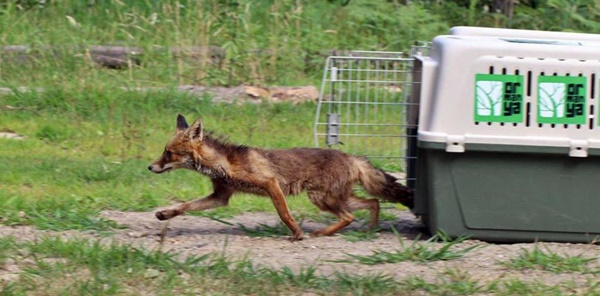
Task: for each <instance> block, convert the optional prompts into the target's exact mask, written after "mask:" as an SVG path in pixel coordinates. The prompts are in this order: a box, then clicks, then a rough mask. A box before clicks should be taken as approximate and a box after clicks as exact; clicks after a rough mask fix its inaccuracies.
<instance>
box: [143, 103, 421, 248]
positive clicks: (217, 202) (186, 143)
mask: <svg viewBox="0 0 600 296" xmlns="http://www.w3.org/2000/svg"><path fill="white" fill-rule="evenodd" d="M179 168H185V169H190V170H194V171H197V172H199V173H201V174H204V175H206V176H208V177H209V178H210V179H211V181H212V184H213V188H214V192H213V193H211V194H209V195H208V196H206V197H204V198H201V199H197V200H194V201H190V202H186V203H183V204H180V205H178V206H175V207H172V208H169V209H166V210H162V211H158V212H156V217H157V218H158V219H159V220H166V219H171V218H173V217H175V216H178V215H181V214H183V213H185V212H186V211H201V210H206V209H211V208H216V207H221V206H226V205H227V204H228V202H229V199H230V198H231V196H232V195H233V193H235V192H247V193H253V194H257V195H263V196H268V197H269V198H270V199H271V201H272V202H273V205H274V206H275V209H276V210H277V214H278V215H279V218H281V221H283V223H284V224H285V225H286V226H287V227H288V228H289V229H290V230H291V231H292V238H291V239H292V241H295V240H300V239H302V236H303V232H302V229H300V227H299V226H298V224H297V223H296V221H295V220H294V218H293V217H292V215H291V214H290V210H289V208H288V205H287V202H286V199H285V197H286V196H287V195H290V194H291V195H296V194H299V193H300V192H301V191H304V190H306V191H307V194H308V198H309V199H310V201H311V202H312V203H313V204H315V205H316V206H317V207H319V209H321V210H323V211H327V212H330V213H332V214H334V215H336V216H337V218H338V219H339V220H338V221H337V222H336V223H334V224H332V225H330V226H327V227H325V228H323V229H320V230H317V231H315V232H313V235H315V236H321V235H332V234H334V233H335V232H337V231H338V230H340V229H342V228H344V227H346V226H347V225H348V224H350V223H351V222H352V220H354V216H353V215H352V212H354V211H356V210H359V209H368V210H369V211H370V215H371V216H370V224H369V226H370V227H371V228H373V227H376V226H377V224H378V217H379V201H378V200H377V199H361V198H358V197H356V196H355V195H354V193H353V188H352V187H353V185H354V184H356V183H359V184H361V185H362V186H363V187H364V188H365V190H366V191H367V192H368V193H370V194H372V195H375V196H379V197H382V198H384V199H386V200H388V201H392V202H400V203H402V204H404V205H406V206H408V207H411V208H412V207H413V193H412V190H410V189H409V188H407V187H405V186H403V185H402V184H400V183H398V182H396V178H394V177H393V176H391V175H389V174H387V173H385V172H383V171H382V170H379V169H376V168H374V167H373V166H372V165H371V164H370V163H369V161H368V160H367V159H365V158H363V157H358V156H354V155H350V154H346V153H343V152H341V151H338V150H333V149H318V148H293V149H260V148H253V147H247V146H243V145H234V144H231V143H229V142H227V141H225V140H223V139H221V138H219V137H216V136H214V135H213V134H211V133H210V132H205V131H204V128H203V126H202V122H201V121H200V119H196V121H194V123H192V125H191V126H189V125H188V123H187V121H186V120H185V118H184V117H183V116H182V115H178V116H177V129H176V132H175V135H174V136H173V137H172V138H171V140H170V141H169V142H168V143H167V145H166V147H165V150H164V152H163V153H162V155H161V156H160V157H159V158H158V159H157V160H156V161H155V162H154V163H153V164H152V165H150V166H149V167H148V169H149V170H150V171H152V172H154V173H157V174H160V173H165V172H169V171H172V170H175V169H179Z"/></svg>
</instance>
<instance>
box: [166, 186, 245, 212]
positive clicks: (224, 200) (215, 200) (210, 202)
mask: <svg viewBox="0 0 600 296" xmlns="http://www.w3.org/2000/svg"><path fill="white" fill-rule="evenodd" d="M231 195H233V190H231V189H229V188H225V187H221V186H215V191H214V192H213V193H212V194H210V195H209V196H207V197H204V198H200V199H196V200H194V201H189V202H185V203H182V204H180V205H177V206H175V207H173V208H168V209H165V210H161V211H157V212H156V218H158V220H168V219H171V218H173V217H176V216H179V215H182V214H184V213H185V212H187V211H202V210H208V209H214V208H218V207H224V206H226V205H227V204H229V199H230V198H231Z"/></svg>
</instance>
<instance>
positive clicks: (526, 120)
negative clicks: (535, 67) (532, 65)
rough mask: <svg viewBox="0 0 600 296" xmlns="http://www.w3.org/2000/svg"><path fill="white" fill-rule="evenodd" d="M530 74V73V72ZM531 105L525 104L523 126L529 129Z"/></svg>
mask: <svg viewBox="0 0 600 296" xmlns="http://www.w3.org/2000/svg"><path fill="white" fill-rule="evenodd" d="M530 73H531V72H530ZM530 113H531V103H530V102H527V104H525V126H527V127H529V121H530V120H531V114H530Z"/></svg>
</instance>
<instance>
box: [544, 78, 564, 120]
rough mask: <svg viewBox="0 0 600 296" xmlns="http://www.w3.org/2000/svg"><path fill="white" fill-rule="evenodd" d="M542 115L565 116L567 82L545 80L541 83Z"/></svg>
mask: <svg viewBox="0 0 600 296" xmlns="http://www.w3.org/2000/svg"><path fill="white" fill-rule="evenodd" d="M539 91H540V93H539V106H538V108H540V117H546V118H562V117H564V116H565V84H564V83H552V82H544V83H540V84H539Z"/></svg>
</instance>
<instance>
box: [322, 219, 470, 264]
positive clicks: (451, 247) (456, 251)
mask: <svg viewBox="0 0 600 296" xmlns="http://www.w3.org/2000/svg"><path fill="white" fill-rule="evenodd" d="M392 229H393V230H394V232H395V233H396V235H397V237H398V241H399V243H400V248H399V249H398V250H395V251H386V250H376V251H373V254H371V255H354V254H346V255H347V257H348V259H344V260H338V261H334V262H340V263H360V264H365V265H377V264H389V263H398V262H404V261H416V262H431V261H446V260H453V259H458V258H462V257H463V256H464V255H465V254H467V253H468V252H470V251H472V250H474V249H476V248H478V247H479V245H472V246H469V247H464V248H457V244H459V243H461V242H462V241H464V240H465V239H466V238H458V239H456V240H447V239H444V238H445V235H443V234H436V235H434V236H433V237H431V238H429V239H428V240H426V241H424V242H422V241H420V240H419V239H418V238H417V239H415V240H414V241H413V242H412V243H411V244H410V245H407V244H405V242H404V239H402V237H401V236H400V235H399V234H398V233H397V232H396V231H395V229H394V228H392ZM440 239H442V240H443V242H441V243H436V242H437V241H439V240H440Z"/></svg>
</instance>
